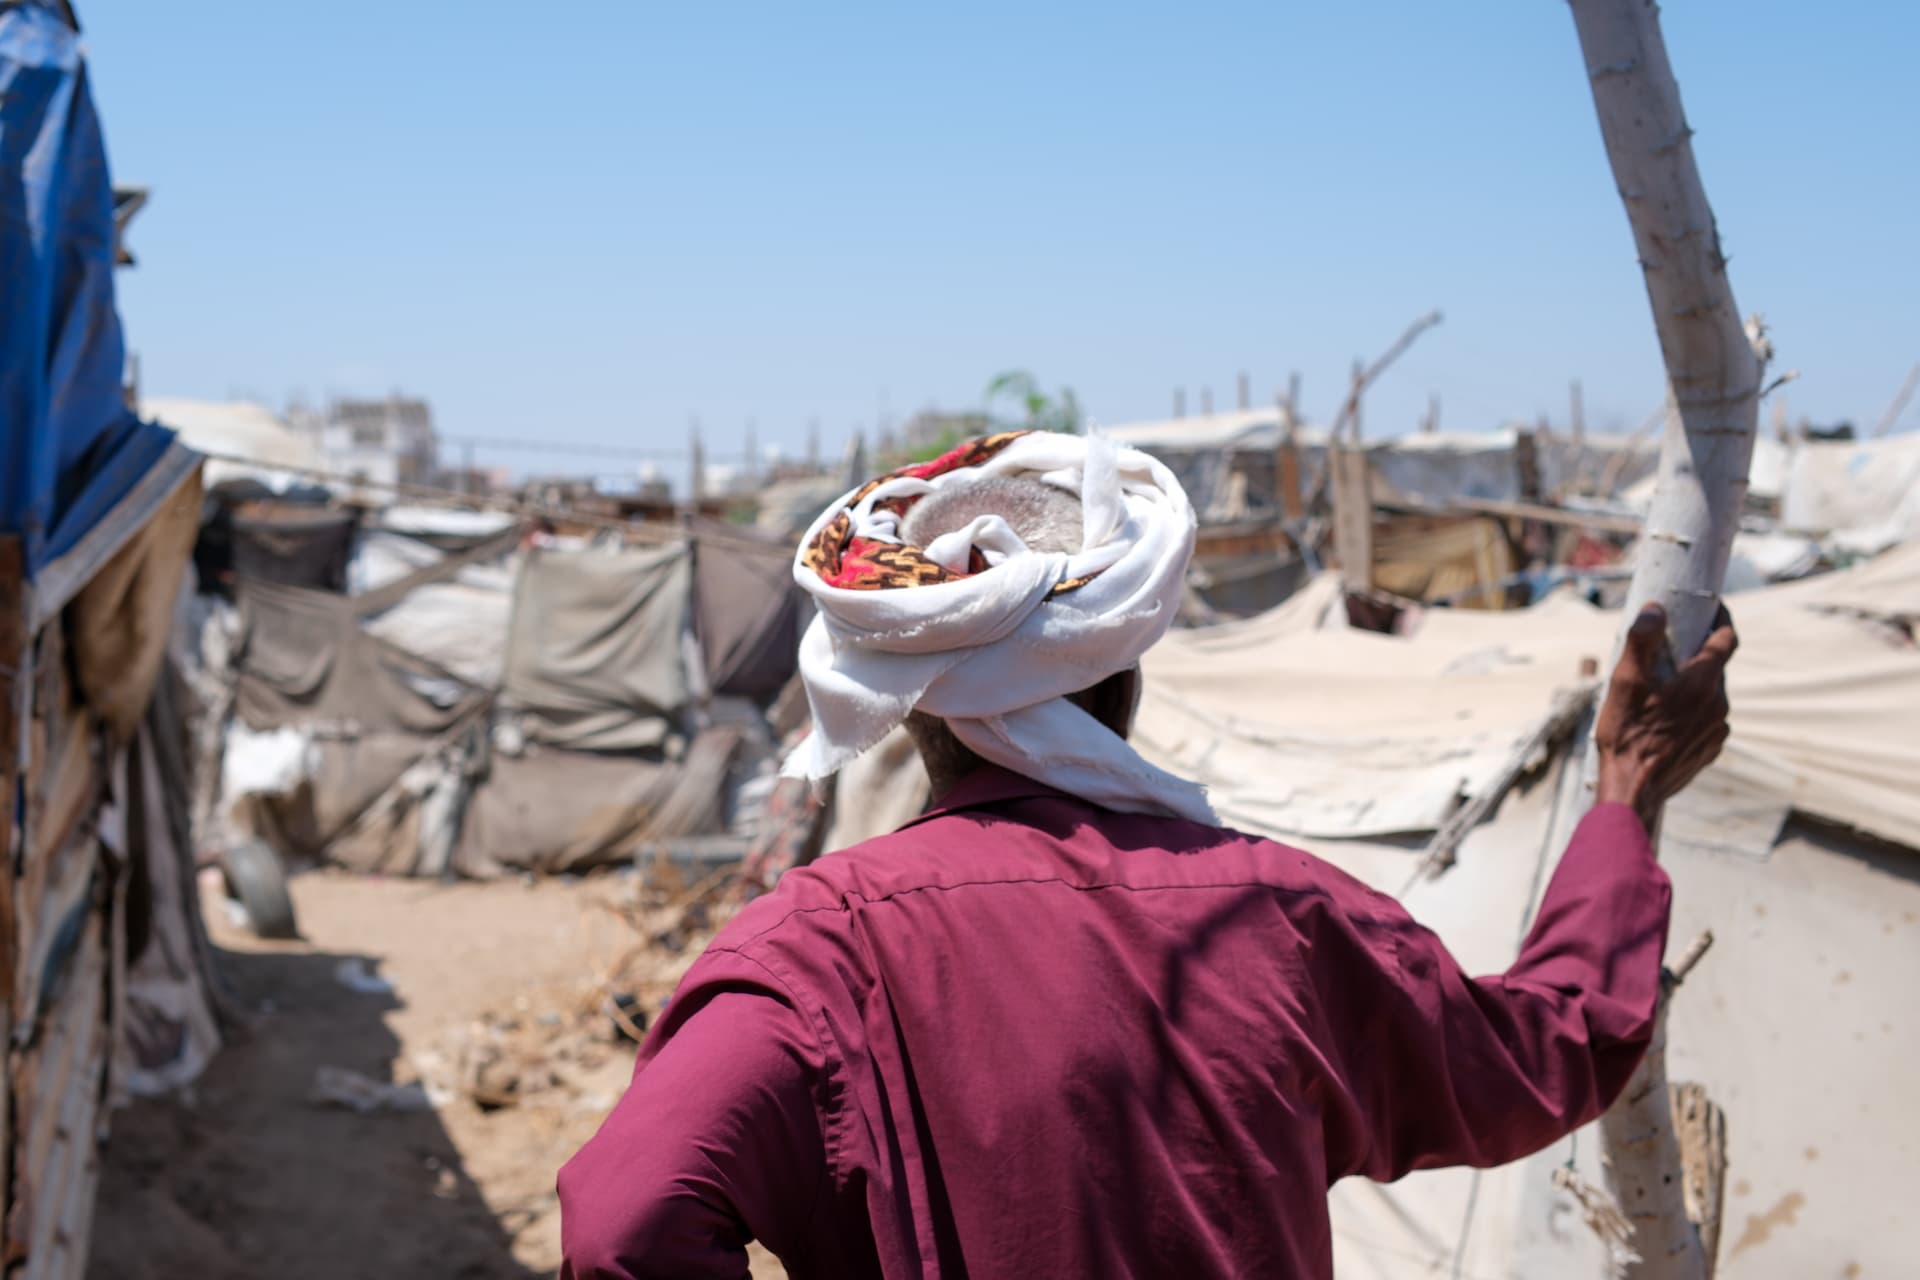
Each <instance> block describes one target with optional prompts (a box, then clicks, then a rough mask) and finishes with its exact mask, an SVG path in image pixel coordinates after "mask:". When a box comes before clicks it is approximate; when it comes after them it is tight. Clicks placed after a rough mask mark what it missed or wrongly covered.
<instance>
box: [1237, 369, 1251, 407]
mask: <svg viewBox="0 0 1920 1280" xmlns="http://www.w3.org/2000/svg"><path fill="white" fill-rule="evenodd" d="M1234 406H1235V407H1236V408H1238V409H1243V410H1244V409H1251V408H1253V380H1252V379H1250V378H1249V377H1247V374H1246V370H1244V369H1243V370H1241V371H1240V378H1239V389H1238V394H1237V395H1236V397H1235V400H1234Z"/></svg>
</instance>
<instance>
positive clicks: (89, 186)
mask: <svg viewBox="0 0 1920 1280" xmlns="http://www.w3.org/2000/svg"><path fill="white" fill-rule="evenodd" d="M113 266H114V234H113V185H112V182H111V181H110V179H109V177H108V174H107V157H106V149H105V146H104V144H103V142H102V140H101V136H100V121H99V118H98V117H97V116H96V115H95V114H94V108H93V96H92V94H91V93H90V92H89V91H88V87H87V68H86V63H85V61H84V60H83V59H82V58H81V56H80V42H79V35H78V33H77V32H75V31H74V30H73V28H71V27H70V26H68V25H67V22H66V20H65V18H64V17H63V16H62V14H61V12H60V10H59V9H58V8H56V7H53V6H48V5H44V4H34V3H27V4H16V5H9V6H4V7H0V532H5V533H14V534H19V535H20V536H21V538H22V540H23V542H24V544H25V554H26V565H27V573H28V576H29V577H30V578H31V577H33V576H35V575H37V574H39V573H40V571H41V570H42V569H43V568H45V567H46V566H47V565H49V564H51V563H52V562H54V561H56V560H58V559H59V558H60V557H61V556H63V555H66V554H67V553H68V552H70V551H72V550H74V549H75V548H76V547H77V546H78V545H79V544H80V543H81V541H82V540H83V539H85V538H86V537H87V535H88V534H89V533H90V532H91V531H93V530H94V529H95V528H96V527H97V526H100V525H101V524H102V522H103V521H105V520H106V519H107V518H108V516H109V515H110V514H112V513H115V512H116V509H120V508H123V507H124V505H125V500H126V499H127V498H128V497H129V495H132V494H134V493H135V491H136V489H140V488H145V489H147V490H152V489H154V488H156V487H157V486H156V485H155V484H154V483H153V480H154V477H153V476H152V475H151V474H150V473H153V472H154V471H155V470H156V466H157V464H159V463H160V462H161V461H162V459H163V458H165V457H167V456H168V454H169V452H170V447H171V446H172V444H173V433H172V432H171V431H168V430H166V429H164V428H162V427H159V426H155V425H153V424H151V423H144V422H141V421H139V420H138V419H137V418H136V417H135V416H134V415H133V413H132V412H130V411H129V410H128V408H127V406H126V402H125V398H124V395H123V392H122V390H121V373H122V368H123V366H124V364H125V357H126V343H125V340H124V338H123V337H122V335H121V331H120V317H119V314H118V312H117V311H115V309H114V298H113ZM170 469H171V468H162V470H170ZM142 481H147V482H148V483H147V484H146V485H145V486H143V485H142ZM161 496H164V494H162V495H161ZM134 505H145V504H142V503H136V504H134ZM138 514H139V513H135V512H130V511H123V512H122V515H123V517H125V518H123V519H120V520H116V521H115V522H114V523H127V522H128V520H127V519H126V518H132V517H136V516H137V515H138ZM136 527H137V526H136Z"/></svg>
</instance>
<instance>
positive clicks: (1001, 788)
mask: <svg viewBox="0 0 1920 1280" xmlns="http://www.w3.org/2000/svg"><path fill="white" fill-rule="evenodd" d="M1065 794H1066V793H1065V792H1063V791H1061V790H1060V789H1059V788H1057V787H1050V786H1048V785H1047V784H1046V783H1044V782H1035V781H1034V780H1033V779H1032V778H1028V777H1024V776H1023V775H1021V774H1017V773H1015V772H1013V770H1011V769H1003V768H1001V767H1000V766H999V765H997V764H982V765H981V766H980V767H979V768H978V769H975V770H974V771H973V772H971V773H969V774H968V775H967V776H966V777H964V778H962V779H960V781H958V782H956V783H954V784H953V785H952V786H951V787H949V788H947V793H946V794H945V795H943V796H941V797H940V800H939V802H938V803H937V804H934V805H933V806H931V807H930V808H929V809H928V810H927V811H926V812H925V813H923V814H921V815H920V816H919V817H917V818H915V819H914V820H913V821H912V822H909V823H906V824H905V826H903V827H902V828H901V830H905V829H906V827H911V826H915V825H917V824H919V823H922V822H925V821H926V820H927V819H929V818H937V817H939V816H940V815H942V814H946V813H957V812H958V811H960V810H962V809H978V808H981V807H983V806H985V805H991V804H1000V803H1003V802H1005V801H1008V800H1027V799H1033V798H1035V797H1041V796H1064V795H1065Z"/></svg>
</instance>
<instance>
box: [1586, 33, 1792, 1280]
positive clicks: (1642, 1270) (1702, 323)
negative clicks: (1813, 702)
mask: <svg viewBox="0 0 1920 1280" xmlns="http://www.w3.org/2000/svg"><path fill="white" fill-rule="evenodd" d="M1571 7H1572V11H1573V21H1574V27H1575V30H1576V31H1577V33H1578V36H1579V41H1580V51H1581V55H1582V58H1583V60H1584V62H1585V65H1586V70H1587V82H1588V86H1589V87H1590V89H1591V90H1592V93H1593V102H1594V108H1595V111H1596V113H1597V115H1598V117H1599V122H1600V135H1601V139H1602V141H1603V142H1604V143H1605V146H1606V152H1607V160H1608V163H1609V164H1610V165H1611V167H1612V170H1613V177H1614V183H1615V186H1616V188H1617V189H1618V190H1619V192H1620V197H1621V202H1622V204H1623V205H1624V206H1625V209H1626V214H1627V220H1628V222H1629V223H1630V224H1631V226H1632V229H1633V238H1634V246H1635V248H1636V249H1637V250H1638V254H1639V259H1640V263H1641V268H1642V274H1643V278H1644V283H1645V285H1646V289H1647V300H1648V302H1649V304H1650V306H1651V308H1652V311H1653V321H1654V328H1655V330H1656V332H1657V333H1658V336H1659V340H1660V352H1661V355H1662V357H1663V359H1664V361H1665V364H1666V370H1667V384H1668V388H1669V393H1670V397H1671V401H1672V404H1673V406H1674V410H1675V412H1674V414H1673V415H1672V417H1671V418H1670V419H1669V423H1668V427H1667V433H1666V439H1665V442H1664V445H1663V447H1662V450H1661V455H1660V469H1659V472H1658V478H1657V481H1656V488H1655V492H1654V499H1653V504H1652V507H1651V508H1650V510H1649V511H1648V515H1647V528H1646V533H1645V535H1644V536H1643V537H1642V538H1641V542H1640V555H1639V560H1638V563H1637V565H1636V567H1635V571H1634V576H1633V585H1632V587H1631V589H1630V590H1629V592H1628V598H1627V604H1626V609H1625V611H1624V620H1625V622H1626V623H1630V622H1631V621H1632V619H1633V617H1634V616H1635V614H1636V613H1637V612H1638V610H1639V608H1640V606H1641V605H1642V604H1644V603H1646V602H1647V601H1650V600H1657V601H1659V602H1660V603H1661V604H1662V605H1664V606H1665V607H1666V611H1667V619H1668V630H1669V634H1668V640H1669V642H1670V646H1671V649H1672V652H1673V654H1674V656H1675V657H1676V658H1684V657H1686V656H1688V655H1691V654H1692V653H1694V652H1695V651H1696V650H1697V649H1698V648H1699V647H1700V643H1701V641H1702V640H1704V639H1705V638H1706V635H1707V632H1708V630H1709V628H1710V627H1711V625H1712V621H1713V617H1714V613H1715V610H1716V609H1717V607H1718V600H1719V596H1720V590H1721V586H1722V584H1723V583H1724V581H1725V578H1726V569H1727V560H1728V557H1729V555H1730V553H1731V550H1732V544H1733V536H1734V533H1735V531H1736V530H1737V529H1738V527H1739V517H1740V510H1741V506H1742V503H1743V501H1744V500H1745V497H1746V487H1747V471H1748V468H1749V466H1750V465H1751V462H1752V456H1753V438H1754V429H1755V427H1756V425H1757V421H1758V417H1759V397H1760V388H1761V377H1762V373H1763V371H1764V367H1765V361H1766V357H1767V355H1768V349H1767V347H1766V344H1765V340H1764V337H1763V336H1762V333H1761V330H1760V326H1759V324H1758V322H1757V321H1754V322H1750V323H1748V324H1746V325H1743V324H1742V323H1741V319H1740V313H1739V310H1738V308H1737V307H1736V306H1735V304H1734V298H1733V288H1732V285H1731V284H1730V283H1729V281H1728V279H1727V271H1726V266H1727V263H1726V257H1725V255H1724V254H1723V253H1722V252H1721V249H1720V237H1719V233H1718V230H1717V229H1716V227H1715V224H1714V218H1713V210H1712V208H1711V207H1710V206H1709V204H1708V203H1707V194H1706V189H1705V187H1704V186H1703V185H1702V183H1701V181H1700V171H1699V168H1698V166H1697V165H1696V164H1695V162H1694V155H1693V144H1692V136H1693V131H1692V130H1691V129H1690V128H1689V127H1688V126H1687V122H1686V117H1685V114H1684V113H1683V112H1682V110H1681V106H1680V89H1679V86H1678V84H1677V83H1676V82H1675V80H1674V76H1673V68H1672V66H1671V64H1670V63H1669V61H1668V59H1667V49H1666V42H1665V39H1664V38H1663V37H1662V35H1661V32H1660V20H1659V10H1658V9H1657V8H1656V6H1655V5H1654V4H1653V3H1652V2H1651V0H1571ZM1618 651H1619V642H1618V641H1616V645H1615V653H1616V655H1617V653H1618ZM1586 762H1587V763H1586V769H1585V780H1586V781H1587V782H1588V783H1589V784H1591V782H1592V780H1593V773H1594V771H1595V769H1596V767H1597V764H1598V753H1597V752H1595V751H1592V750H1589V751H1588V752H1587V755H1586ZM1580 791H1581V796H1582V799H1584V796H1585V795H1586V794H1590V792H1588V790H1587V788H1581V789H1580ZM1601 1142H1602V1160H1603V1163H1604V1164H1605V1166H1606V1170H1607V1182H1608V1186H1609V1189H1610V1190H1611V1192H1612V1194H1613V1197H1614V1199H1615V1200H1616V1201H1617V1202H1618V1204H1619V1205H1620V1207H1621V1209H1622V1210H1623V1211H1624V1213H1625V1215H1626V1218H1627V1220H1628V1222H1629V1223H1630V1224H1631V1237H1630V1241H1629V1247H1630V1250H1631V1252H1632V1254H1633V1255H1634V1256H1635V1261H1634V1262H1632V1263H1631V1264H1630V1265H1629V1266H1628V1267H1627V1269H1626V1275H1627V1276H1628V1277H1629V1278H1630V1280H1707V1277H1709V1276H1710V1275H1711V1273H1712V1261H1711V1257H1710V1255H1709V1254H1708V1253H1707V1245H1708V1240H1707V1238H1706V1237H1705V1235H1704V1233H1703V1232H1702V1230H1701V1225H1700V1224H1699V1223H1698V1222H1696V1221H1695V1220H1694V1218H1693V1217H1692V1216H1690V1215H1689V1213H1688V1211H1687V1210H1688V1206H1687V1202H1686V1195H1685V1185H1684V1184H1685V1178H1684V1176H1683V1168H1682V1162H1681V1154H1680V1144H1679V1141H1678V1139H1677V1137H1676V1135H1675V1126H1674V1114H1673V1107H1672V1103H1671V1101H1670V1099H1669V1093H1668V1088H1667V1069H1666V1023H1665V1018H1664V1016H1663V1017H1662V1018H1661V1019H1660V1020H1659V1021H1658V1023H1657V1025H1656V1032H1655V1041H1654V1044H1653V1046H1652V1047H1651V1048H1650V1049H1649V1050H1648V1052H1647V1055H1646V1057H1645V1058H1644V1059H1642V1061H1641V1063H1640V1066H1639V1068H1638V1069H1637V1070H1636V1071H1635V1072H1634V1075H1633V1077H1632V1079H1630V1080H1629V1081H1628V1083H1627V1087H1626V1090H1625V1092H1624V1093H1623V1094H1622V1095H1621V1097H1620V1099H1619V1101H1617V1102H1616V1103H1615V1104H1614V1105H1613V1107H1611V1108H1610V1109H1609V1110H1608V1111H1607V1113H1606V1115H1604V1116H1603V1117H1602V1118H1601Z"/></svg>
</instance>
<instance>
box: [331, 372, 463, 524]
mask: <svg viewBox="0 0 1920 1280" xmlns="http://www.w3.org/2000/svg"><path fill="white" fill-rule="evenodd" d="M309 421H312V420H311V419H310V420H309ZM313 429H314V430H315V431H316V433H317V435H318V444H319V449H320V456H321V458H322V460H323V461H322V465H323V466H324V467H325V468H326V470H328V471H330V472H333V473H334V474H335V475H338V476H340V477H341V478H342V479H343V480H347V481H350V482H353V484H354V486H355V487H356V488H361V489H364V496H365V497H366V498H367V499H368V500H369V501H372V502H376V503H386V502H390V501H392V498H393V494H394V491H395V487H396V486H398V485H409V484H419V485H425V484H433V483H435V482H436V480H437V479H438V465H437V455H438V442H437V441H436V440H435V438H434V434H433V410H432V409H431V408H430V407H429V406H428V404H427V402H426V401H425V400H421V399H417V398H415V397H412V396H403V395H398V394H395V395H391V396H388V397H387V398H386V399H384V400H348V399H340V400H335V401H334V402H333V404H332V405H331V406H329V407H328V409H327V411H326V413H325V414H324V415H321V416H319V418H318V421H317V424H316V425H315V427H314V428H313Z"/></svg>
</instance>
